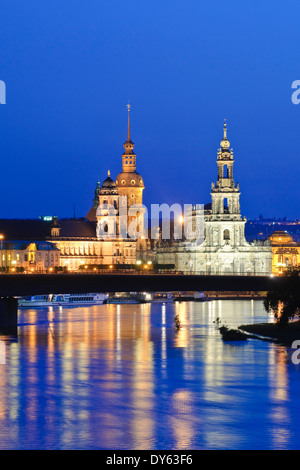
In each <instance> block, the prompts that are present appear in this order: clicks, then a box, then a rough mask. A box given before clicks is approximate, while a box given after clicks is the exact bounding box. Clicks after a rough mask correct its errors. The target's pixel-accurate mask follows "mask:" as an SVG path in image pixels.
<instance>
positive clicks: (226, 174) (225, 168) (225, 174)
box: [223, 165, 228, 178]
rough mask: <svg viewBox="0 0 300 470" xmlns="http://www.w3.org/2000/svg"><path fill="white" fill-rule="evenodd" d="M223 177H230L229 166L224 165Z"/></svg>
mask: <svg viewBox="0 0 300 470" xmlns="http://www.w3.org/2000/svg"><path fill="white" fill-rule="evenodd" d="M223 178H228V167H227V165H223Z"/></svg>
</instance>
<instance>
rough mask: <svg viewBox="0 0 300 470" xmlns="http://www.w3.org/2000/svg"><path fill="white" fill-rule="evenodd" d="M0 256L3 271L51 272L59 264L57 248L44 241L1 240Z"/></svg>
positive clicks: (0, 265)
mask: <svg viewBox="0 0 300 470" xmlns="http://www.w3.org/2000/svg"><path fill="white" fill-rule="evenodd" d="M0 256H1V260H0V267H1V271H4V272H11V273H13V272H16V273H18V272H25V273H31V272H51V271H54V270H55V269H56V268H58V267H59V266H60V251H59V249H58V248H56V247H55V246H54V245H53V243H50V242H45V241H40V242H30V241H23V240H15V241H13V240H2V241H1V255H0Z"/></svg>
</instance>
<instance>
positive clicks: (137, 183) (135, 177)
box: [116, 171, 144, 189]
mask: <svg viewBox="0 0 300 470" xmlns="http://www.w3.org/2000/svg"><path fill="white" fill-rule="evenodd" d="M116 184H117V186H119V187H121V188H122V187H127V188H128V187H130V188H142V189H144V181H143V178H142V177H141V175H140V174H139V173H137V172H136V171H132V172H123V173H120V174H119V175H118V176H117V179H116Z"/></svg>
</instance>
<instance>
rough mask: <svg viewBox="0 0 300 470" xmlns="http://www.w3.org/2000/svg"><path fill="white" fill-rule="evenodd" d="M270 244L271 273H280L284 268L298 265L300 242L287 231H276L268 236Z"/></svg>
mask: <svg viewBox="0 0 300 470" xmlns="http://www.w3.org/2000/svg"><path fill="white" fill-rule="evenodd" d="M269 240H270V243H271V245H272V273H273V274H275V275H280V274H283V273H284V270H285V269H286V268H290V267H296V266H298V265H300V244H299V243H297V242H295V241H294V239H293V237H292V236H291V235H289V234H288V233H287V232H283V231H276V232H274V233H272V235H270V236H269Z"/></svg>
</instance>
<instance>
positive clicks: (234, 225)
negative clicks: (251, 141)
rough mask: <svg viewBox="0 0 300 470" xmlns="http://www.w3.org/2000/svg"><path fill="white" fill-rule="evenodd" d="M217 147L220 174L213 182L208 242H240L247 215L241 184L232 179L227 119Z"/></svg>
mask: <svg viewBox="0 0 300 470" xmlns="http://www.w3.org/2000/svg"><path fill="white" fill-rule="evenodd" d="M220 147H221V148H220V149H219V150H218V157H217V166H218V177H217V181H216V183H212V186H211V200H212V208H211V214H210V215H209V216H208V218H207V222H206V236H205V238H206V244H207V245H210V246H217V245H218V246H223V245H231V246H240V245H244V244H245V243H246V240H245V223H246V219H245V218H242V217H241V213H240V188H239V183H237V184H235V182H234V179H233V163H234V160H233V150H232V149H230V148H229V147H230V142H229V140H228V138H227V125H226V121H225V122H224V129H223V139H222V140H221V143H220Z"/></svg>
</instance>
